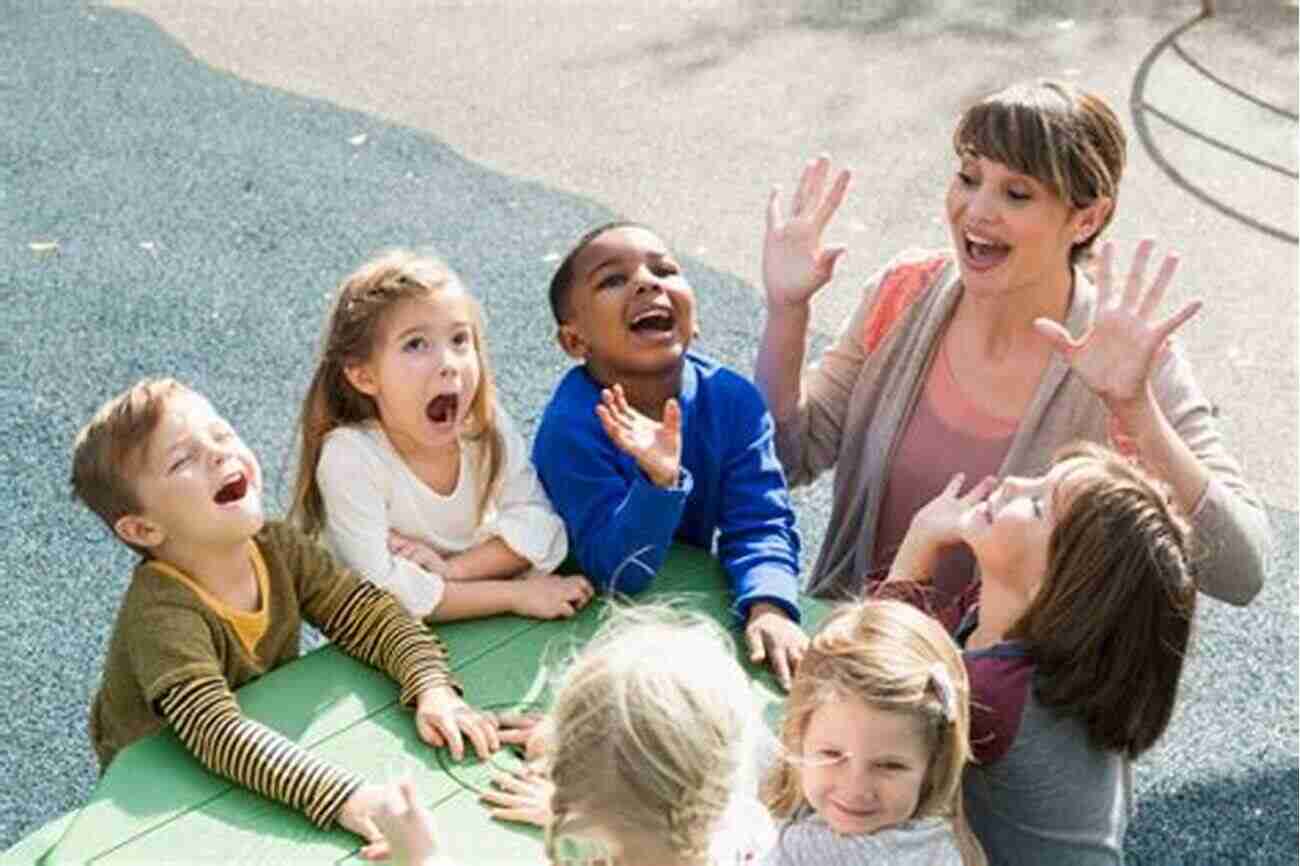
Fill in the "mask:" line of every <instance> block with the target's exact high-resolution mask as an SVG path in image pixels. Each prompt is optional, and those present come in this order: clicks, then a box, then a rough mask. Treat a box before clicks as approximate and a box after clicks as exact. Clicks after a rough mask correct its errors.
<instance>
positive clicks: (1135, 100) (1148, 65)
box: [1129, 15, 1300, 244]
mask: <svg viewBox="0 0 1300 866" xmlns="http://www.w3.org/2000/svg"><path fill="white" fill-rule="evenodd" d="M1207 20H1209V19H1205V18H1202V17H1200V16H1199V15H1198V16H1197V17H1195V18H1192V19H1190V20H1188V21H1186V22H1184V23H1183V24H1181V25H1179V26H1178V27H1176V28H1174V29H1173V30H1171V31H1170V32H1169V33H1168V34H1167V35H1166V36H1165V37H1164V38H1163V39H1161V40H1160V41H1158V42H1157V43H1156V44H1155V45H1153V46H1152V47H1151V50H1150V51H1149V52H1148V53H1147V55H1146V57H1144V58H1143V59H1142V62H1141V63H1140V64H1139V65H1138V69H1137V72H1136V74H1135V75H1134V76H1133V88H1132V91H1131V92H1130V94H1129V105H1130V106H1131V107H1132V116H1133V130H1134V132H1135V133H1136V136H1137V139H1138V141H1139V142H1141V144H1142V147H1143V148H1144V149H1145V150H1146V152H1147V154H1148V155H1149V156H1150V157H1151V160H1152V161H1153V162H1154V163H1155V164H1156V165H1157V166H1158V167H1159V168H1160V170H1161V171H1162V172H1164V173H1165V175H1166V176H1167V177H1168V178H1169V179H1170V180H1171V181H1173V182H1174V183H1175V184H1177V185H1178V186H1179V187H1180V188H1181V189H1183V190H1185V191H1186V192H1187V193H1189V194H1190V195H1192V196H1193V197H1195V198H1196V199H1197V200H1199V201H1201V202H1203V203H1205V204H1206V205H1209V206H1210V207H1211V208H1213V209H1214V210H1216V211H1218V212H1219V213H1221V214H1223V215H1224V216H1227V217H1231V218H1232V219H1234V220H1236V221H1238V222H1240V223H1242V224H1243V225H1246V226H1249V227H1250V228H1252V229H1255V230H1256V231H1260V232H1263V233H1264V234H1266V235H1269V236H1270V237H1274V238H1277V239H1278V240H1281V241H1286V242H1289V243H1292V244H1295V243H1297V242H1300V238H1297V237H1296V235H1294V234H1292V233H1291V232H1289V231H1286V230H1285V229H1281V228H1278V227H1276V226H1273V225H1269V224H1268V223H1265V222H1263V221H1262V220H1260V219H1257V218H1256V217H1254V216H1252V215H1250V214H1248V213H1244V212H1243V211H1240V210H1238V209H1236V208H1234V207H1232V206H1231V205H1229V204H1227V203H1226V202H1223V201H1220V200H1219V199H1217V198H1215V197H1214V196H1212V195H1211V194H1210V193H1208V192H1207V191H1206V190H1205V189H1203V188H1202V187H1200V186H1198V185H1197V184H1196V183H1194V182H1193V181H1191V180H1190V179H1189V178H1188V177H1187V176H1186V175H1184V174H1183V173H1182V172H1180V171H1179V170H1178V168H1177V167H1176V166H1174V165H1173V164H1172V163H1171V162H1170V160H1169V158H1168V157H1166V156H1165V154H1164V152H1163V151H1162V150H1161V149H1160V146H1159V145H1158V144H1157V143H1156V141H1155V137H1154V136H1153V134H1152V131H1151V126H1150V124H1149V123H1148V118H1149V117H1155V118H1157V119H1158V120H1160V121H1162V122H1164V123H1166V124H1168V125H1169V126H1170V127H1172V128H1173V129H1177V130H1178V131H1180V132H1182V133H1183V134H1185V135H1190V136H1192V137H1194V138H1196V139H1197V140H1199V141H1203V142H1205V143H1207V144H1209V145H1211V146H1213V147H1215V148H1217V149H1219V150H1222V151H1224V152H1227V153H1230V154H1232V155H1233V156H1235V157H1237V158H1239V159H1243V160H1246V161H1247V162H1250V163H1252V164H1254V165H1259V166H1261V167H1263V168H1267V169H1269V170H1270V171H1275V172H1278V173H1280V174H1283V175H1286V176H1288V177H1290V178H1292V179H1294V178H1296V177H1297V174H1296V172H1295V170H1294V169H1290V168H1288V167H1286V166H1280V165H1277V164H1276V163H1273V162H1270V161H1268V160H1263V159H1260V158H1259V157H1256V156H1253V155H1251V154H1249V153H1246V152H1245V151H1242V150H1241V149H1239V148H1236V147H1233V146H1231V145H1229V144H1227V143H1225V142H1222V141H1220V140H1218V139H1216V138H1214V137H1212V136H1208V135H1205V134H1204V133H1201V132H1198V131H1197V130H1196V129H1194V128H1193V127H1191V126H1189V125H1188V124H1186V123H1183V122H1182V121H1179V120H1177V119H1176V118H1173V117H1171V116H1170V115H1168V114H1167V113H1165V112H1163V111H1161V110H1160V109H1159V108H1157V107H1155V106H1153V105H1150V104H1148V103H1147V101H1146V87H1147V80H1148V78H1149V76H1150V74H1151V70H1152V68H1153V67H1154V66H1155V64H1156V62H1157V61H1158V60H1160V58H1161V57H1162V56H1163V55H1165V52H1166V49H1171V48H1172V49H1174V53H1176V54H1178V55H1179V56H1183V57H1185V56H1186V54H1185V52H1181V51H1179V50H1178V48H1177V40H1178V38H1179V37H1180V36H1182V35H1183V34H1185V33H1187V32H1188V31H1189V30H1191V29H1192V28H1193V27H1195V26H1196V25H1198V24H1200V23H1202V22H1204V21H1207ZM1190 65H1192V67H1193V68H1194V69H1196V70H1197V71H1198V72H1201V73H1202V75H1204V76H1205V77H1206V78H1207V79H1208V80H1209V81H1211V82H1212V83H1214V84H1216V85H1218V86H1222V87H1225V88H1226V89H1228V90H1229V91H1230V92H1232V93H1234V94H1236V95H1238V96H1240V95H1242V94H1241V93H1240V92H1239V90H1238V88H1236V87H1233V86H1231V85H1227V84H1226V82H1223V81H1221V80H1220V79H1219V78H1218V77H1217V76H1214V75H1212V74H1210V73H1208V72H1207V71H1206V70H1205V69H1204V67H1202V66H1201V65H1200V64H1199V63H1195V62H1192V63H1191V64H1190ZM1250 101H1251V102H1252V103H1255V104H1260V103H1262V102H1263V101H1262V100H1258V99H1255V98H1254V97H1250ZM1266 107H1267V109H1268V110H1270V111H1273V112H1275V113H1277V112H1280V113H1283V114H1285V115H1287V116H1289V117H1294V116H1295V115H1294V114H1291V113H1290V112H1287V111H1285V110H1280V109H1278V108H1277V107H1276V106H1273V105H1270V104H1266Z"/></svg>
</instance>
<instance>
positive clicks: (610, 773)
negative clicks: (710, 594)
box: [547, 606, 761, 859]
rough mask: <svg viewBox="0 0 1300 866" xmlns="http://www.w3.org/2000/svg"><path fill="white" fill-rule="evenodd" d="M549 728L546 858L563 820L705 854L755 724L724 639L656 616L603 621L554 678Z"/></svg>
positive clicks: (700, 625)
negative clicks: (581, 820) (578, 819)
mask: <svg viewBox="0 0 1300 866" xmlns="http://www.w3.org/2000/svg"><path fill="white" fill-rule="evenodd" d="M552 718H553V719H554V722H555V732H556V736H555V748H554V751H553V753H552V757H551V779H552V781H553V782H554V783H555V794H554V796H553V799H552V801H551V810H552V813H553V814H554V820H553V821H552V822H551V826H550V829H549V830H548V832H547V853H548V856H550V857H554V852H555V847H556V842H557V840H558V839H560V838H561V837H563V836H565V835H568V834H566V833H565V829H564V825H565V822H566V820H567V819H568V818H569V817H571V816H572V814H573V813H574V812H580V813H581V814H582V815H583V816H584V817H585V818H589V819H591V820H592V821H593V822H595V823H596V824H598V825H599V826H601V827H604V828H608V829H610V830H611V831H612V832H613V833H615V834H617V835H622V834H627V833H635V834H636V835H638V836H644V837H646V838H650V839H662V840H666V848H667V849H668V853H671V855H672V856H675V857H680V858H687V859H698V858H701V857H703V856H705V855H706V854H707V853H708V852H709V850H710V843H711V839H712V834H713V833H714V831H715V830H716V829H717V827H718V826H719V824H720V821H721V819H722V817H723V815H724V813H725V812H726V811H727V809H728V806H729V805H730V803H731V798H732V793H733V791H734V790H736V788H737V785H738V782H739V780H740V779H741V778H742V777H743V773H742V772H741V769H742V765H743V764H744V762H745V761H746V760H747V759H748V756H749V754H750V752H751V751H752V736H753V734H754V732H755V731H756V729H757V727H758V726H759V725H761V721H759V720H758V718H757V711H756V709H755V708H754V704H753V700H752V697H751V693H750V688H749V681H748V678H747V677H746V676H745V674H744V672H743V671H742V670H741V669H740V665H739V664H737V662H736V658H735V648H734V647H733V645H732V643H731V640H730V638H728V637H727V635H726V634H725V633H724V632H723V631H722V629H721V628H720V627H719V626H718V625H717V624H715V623H714V622H713V621H712V620H709V619H707V618H705V617H703V616H700V615H698V614H689V613H685V612H679V611H675V610H672V609H669V608H665V607H662V606H659V607H653V606H649V607H647V606H638V607H635V608H626V609H621V610H616V611H615V612H614V613H613V615H612V617H611V619H610V620H609V621H608V622H607V623H606V624H605V625H604V626H603V627H602V628H601V630H600V631H599V632H598V633H597V635H596V636H595V637H594V638H593V639H592V640H591V641H590V642H589V643H588V644H587V646H586V647H585V648H584V649H583V651H582V653H581V654H580V655H579V656H578V658H577V659H576V660H575V662H574V663H573V665H572V667H571V668H570V669H569V670H568V672H567V673H566V674H565V677H564V679H563V682H562V685H561V688H560V692H559V694H558V696H557V698H556V702H555V706H554V708H553V709H552ZM574 835H580V833H579V832H578V831H575V833H574Z"/></svg>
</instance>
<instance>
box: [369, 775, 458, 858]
mask: <svg viewBox="0 0 1300 866" xmlns="http://www.w3.org/2000/svg"><path fill="white" fill-rule="evenodd" d="M380 791H381V792H383V798H382V799H381V801H380V803H379V806H378V808H376V809H375V812H374V814H373V815H372V817H373V819H374V823H375V824H376V825H377V826H378V828H379V829H380V831H382V832H383V834H384V839H383V842H381V843H379V844H377V845H367V846H366V847H365V848H363V849H362V850H361V857H362V859H364V860H384V859H391V861H392V862H393V863H394V864H396V866H439V864H443V863H445V862H446V861H444V860H443V859H442V858H441V857H439V856H438V838H437V833H436V832H435V830H434V826H433V815H431V814H430V813H429V810H428V809H426V808H425V807H423V806H421V805H420V804H419V802H417V801H416V799H415V785H413V784H412V783H411V780H410V779H404V780H402V781H401V782H396V783H392V784H389V785H386V786H384V787H382V788H380Z"/></svg>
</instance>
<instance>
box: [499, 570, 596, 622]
mask: <svg viewBox="0 0 1300 866" xmlns="http://www.w3.org/2000/svg"><path fill="white" fill-rule="evenodd" d="M514 588H515V590H516V596H515V603H514V612H515V613H516V614H518V615H519V616H527V617H532V618H533V619H568V618H569V617H571V616H573V615H574V614H575V613H577V612H578V611H580V610H582V609H583V608H584V607H586V606H587V602H589V601H591V597H592V595H594V594H595V592H596V591H595V590H594V589H592V586H591V583H590V582H589V581H588V580H587V578H585V577H583V576H582V575H574V576H572V577H564V576H562V575H558V574H541V573H530V574H528V575H527V576H525V577H524V578H522V579H521V580H518V581H516V582H515V585H514Z"/></svg>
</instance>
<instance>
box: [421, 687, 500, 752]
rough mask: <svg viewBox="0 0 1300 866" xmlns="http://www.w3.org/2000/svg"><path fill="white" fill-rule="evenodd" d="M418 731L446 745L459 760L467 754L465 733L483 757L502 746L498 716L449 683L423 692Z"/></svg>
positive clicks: (434, 742) (432, 742)
mask: <svg viewBox="0 0 1300 866" xmlns="http://www.w3.org/2000/svg"><path fill="white" fill-rule="evenodd" d="M415 731H416V733H417V734H419V735H420V739H422V740H424V741H425V742H426V743H428V744H429V745H431V746H446V747H447V748H448V749H449V750H450V751H451V756H452V758H453V759H455V760H457V761H459V760H460V759H461V758H463V757H464V756H465V739H464V738H465V737H469V741H470V742H471V743H473V744H474V751H475V752H477V753H478V756H479V758H481V759H483V760H487V757H488V755H490V754H492V753H493V752H495V751H496V750H497V749H499V748H501V740H500V738H499V737H498V736H497V720H496V716H494V715H492V714H491V713H486V712H482V711H480V710H476V709H474V708H473V707H471V706H470V705H469V704H467V703H465V701H464V700H463V699H462V698H461V696H460V695H458V694H456V692H455V691H453V690H452V689H450V688H448V687H447V686H437V687H435V688H432V689H425V690H424V691H422V692H420V696H419V697H418V698H416V703H415Z"/></svg>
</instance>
